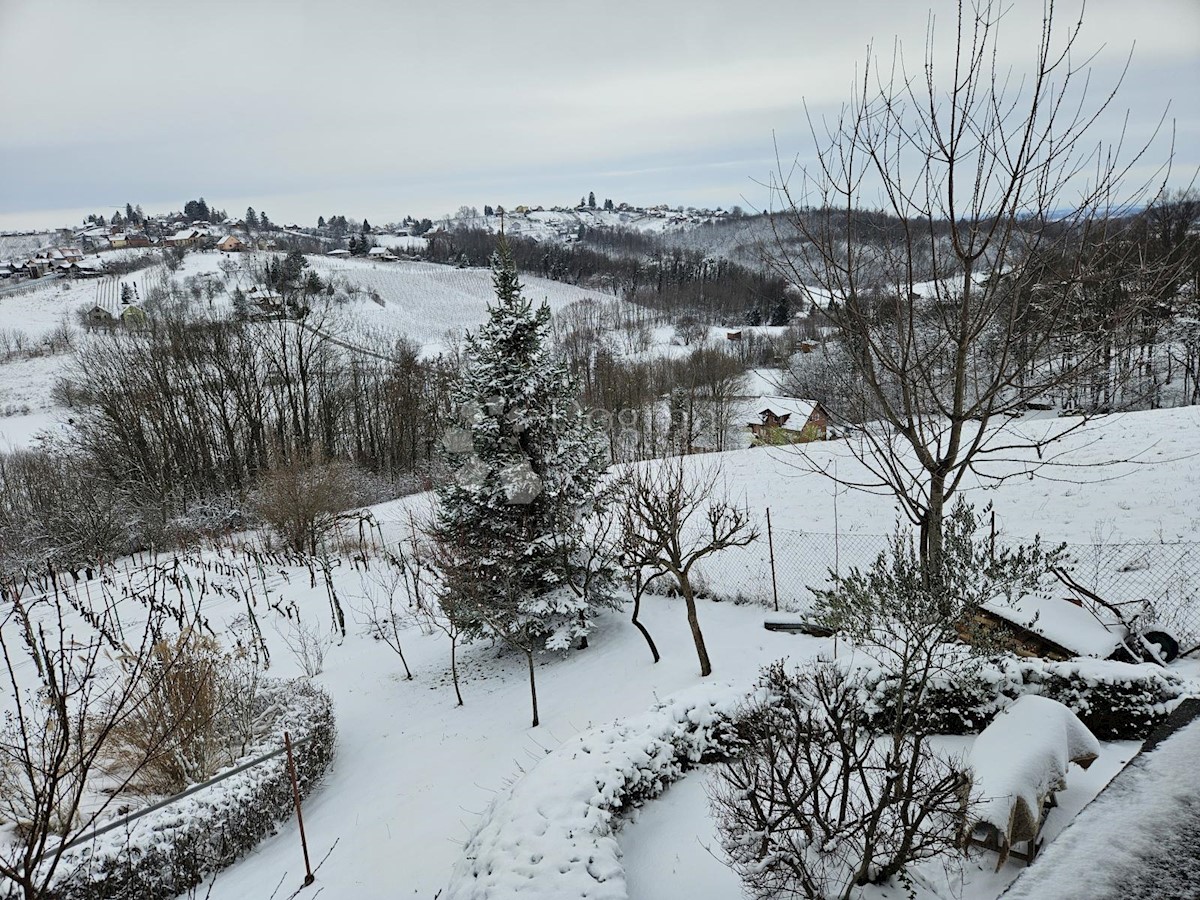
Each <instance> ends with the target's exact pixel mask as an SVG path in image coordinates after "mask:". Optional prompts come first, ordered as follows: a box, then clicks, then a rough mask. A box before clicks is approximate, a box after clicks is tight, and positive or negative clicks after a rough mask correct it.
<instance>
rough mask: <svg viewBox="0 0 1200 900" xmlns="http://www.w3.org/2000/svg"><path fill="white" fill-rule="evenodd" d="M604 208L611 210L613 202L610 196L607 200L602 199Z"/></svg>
mask: <svg viewBox="0 0 1200 900" xmlns="http://www.w3.org/2000/svg"><path fill="white" fill-rule="evenodd" d="M604 208H605V209H607V210H608V211H609V212H611V211H612V209H613V202H612V198H611V197H610V198H609V199H607V200H605V201H604Z"/></svg>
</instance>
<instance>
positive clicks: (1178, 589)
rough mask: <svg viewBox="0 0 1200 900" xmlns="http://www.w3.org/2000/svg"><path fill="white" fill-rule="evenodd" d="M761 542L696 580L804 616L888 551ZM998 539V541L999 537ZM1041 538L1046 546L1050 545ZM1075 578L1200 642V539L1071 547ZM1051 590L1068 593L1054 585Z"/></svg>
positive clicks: (798, 538)
mask: <svg viewBox="0 0 1200 900" xmlns="http://www.w3.org/2000/svg"><path fill="white" fill-rule="evenodd" d="M760 530H761V532H762V537H761V540H758V541H756V542H755V543H753V544H751V545H750V546H749V547H743V548H735V549H730V550H726V551H723V552H722V553H720V554H718V555H716V556H714V557H710V558H709V559H707V560H705V561H704V563H703V564H702V569H701V573H700V580H701V583H702V585H703V586H704V588H706V589H707V590H708V591H709V592H710V593H711V594H712V595H713V596H716V597H720V598H722V599H725V600H734V601H745V602H751V603H758V604H762V605H764V606H769V607H770V606H774V605H775V602H776V599H778V606H779V608H780V609H781V610H792V611H805V610H807V609H809V608H810V607H811V605H812V602H813V594H812V589H813V588H817V589H820V588H825V587H828V586H829V585H830V582H831V573H837V574H846V573H847V572H849V571H850V570H851V569H852V568H860V569H862V568H866V567H867V566H869V565H871V563H872V562H874V560H875V558H876V557H877V556H878V555H879V554H880V553H882V552H884V551H885V550H886V549H887V547H888V541H889V537H888V535H884V534H862V533H855V532H850V533H842V534H820V533H812V532H801V531H791V530H786V529H780V528H775V529H773V530H772V531H771V532H770V533H768V530H767V528H766V524H765V522H763V523H761V524H760ZM998 540H1000V541H1003V538H998ZM1055 545H1056V543H1055V542H1054V541H1053V540H1050V539H1048V538H1045V537H1043V546H1047V547H1053V546H1055ZM1066 549H1067V553H1068V554H1069V557H1070V562H1069V565H1068V566H1067V568H1068V569H1069V571H1070V573H1071V576H1072V578H1073V579H1074V580H1075V581H1076V582H1077V583H1078V584H1079V585H1080V586H1082V587H1084V588H1086V589H1087V590H1089V591H1091V592H1092V593H1094V594H1096V595H1097V596H1098V597H1100V598H1102V599H1104V600H1105V601H1107V602H1109V603H1117V604H1119V603H1126V602H1129V601H1136V600H1142V599H1146V600H1150V601H1151V602H1152V603H1153V604H1154V607H1155V611H1156V613H1157V616H1156V619H1157V621H1158V623H1159V624H1161V625H1162V626H1164V627H1166V628H1167V629H1168V630H1169V631H1171V633H1173V634H1174V635H1175V637H1176V638H1177V639H1178V640H1179V642H1180V646H1181V649H1183V650H1185V651H1186V650H1190V649H1193V648H1195V647H1197V645H1200V542H1195V541H1181V542H1174V543H1162V542H1158V543H1100V544H1068V545H1067V548H1066ZM1050 589H1051V591H1052V592H1053V593H1056V594H1058V593H1061V594H1062V595H1063V596H1066V595H1068V594H1069V593H1070V591H1069V589H1068V588H1067V587H1066V586H1064V585H1059V584H1058V583H1057V582H1054V583H1053V584H1052V585H1051V586H1050Z"/></svg>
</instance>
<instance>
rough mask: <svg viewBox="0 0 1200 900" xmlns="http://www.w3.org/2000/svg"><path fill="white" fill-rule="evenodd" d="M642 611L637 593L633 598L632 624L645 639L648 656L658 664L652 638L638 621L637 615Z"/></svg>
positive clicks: (639, 594) (640, 599)
mask: <svg viewBox="0 0 1200 900" xmlns="http://www.w3.org/2000/svg"><path fill="white" fill-rule="evenodd" d="M641 610H642V595H641V593H640V592H639V593H638V594H637V595H635V596H634V598H633V624H634V627H635V628H637V630H638V631H640V632H641V633H642V637H644V638H645V639H646V643H647V644H649V645H650V655H651V656H653V657H654V661H655V662H658V660H659V655H658V648H657V647H656V646H654V638H652V637H650V632H649V631H647V630H646V626H645V625H643V624H642V623H641V622H639V621H638V613H639V612H641Z"/></svg>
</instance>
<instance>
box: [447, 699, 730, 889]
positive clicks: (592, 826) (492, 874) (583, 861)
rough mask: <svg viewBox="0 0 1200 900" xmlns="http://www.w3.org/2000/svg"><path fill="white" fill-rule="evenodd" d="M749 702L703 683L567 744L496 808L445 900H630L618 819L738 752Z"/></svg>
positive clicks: (477, 830) (475, 836) (468, 850)
mask: <svg viewBox="0 0 1200 900" xmlns="http://www.w3.org/2000/svg"><path fill="white" fill-rule="evenodd" d="M745 699H746V694H745V692H744V691H742V690H738V689H735V688H734V687H732V686H729V685H720V684H704V685H699V686H697V687H693V688H690V689H688V690H685V691H681V692H680V693H678V694H675V695H674V696H672V697H671V698H669V699H667V700H665V701H663V702H661V703H659V704H658V705H657V706H655V708H654V709H652V710H650V711H649V712H647V713H644V714H642V715H638V716H633V717H631V718H628V719H625V720H622V721H618V722H614V723H612V724H609V725H604V726H600V727H596V728H592V729H590V730H588V731H585V732H583V733H581V734H578V735H576V736H575V737H574V738H571V739H570V740H568V741H565V742H564V743H563V745H562V746H561V747H559V748H558V749H556V750H554V751H553V752H551V753H549V754H547V755H546V756H545V757H544V758H543V759H541V760H540V761H539V762H538V764H537V765H536V766H534V767H533V768H532V769H530V770H529V771H528V772H527V773H525V775H524V776H523V777H521V778H520V779H519V780H517V781H516V782H514V783H513V784H512V785H511V786H510V787H509V788H508V789H507V790H505V791H504V792H503V793H501V794H500V795H499V796H498V797H497V798H496V799H495V800H493V801H492V803H491V804H490V805H489V806H488V808H487V810H486V811H485V812H484V813H483V816H482V818H481V820H480V822H479V824H478V825H477V826H476V827H475V830H474V832H473V833H472V835H471V837H470V839H469V840H468V841H467V844H466V846H465V847H464V848H463V855H462V857H461V858H460V859H459V862H458V863H457V865H455V867H454V871H453V873H452V874H451V879H450V884H449V886H448V887H447V889H446V892H445V894H444V897H445V900H499V898H517V897H519V898H525V900H563V898H576V897H579V898H584V897H586V898H588V900H628V896H629V895H628V891H627V890H626V884H625V869H624V866H623V865H622V863H621V850H620V848H619V847H618V845H617V839H616V835H615V831H616V829H617V828H618V827H619V826H620V820H619V817H620V815H621V814H622V813H624V812H626V811H628V810H629V809H630V808H632V807H636V806H640V805H641V804H643V803H645V802H646V801H648V800H651V799H653V798H655V797H657V796H658V795H659V794H661V793H662V792H663V791H664V790H666V788H667V786H668V785H670V784H671V783H672V782H674V781H677V780H678V779H679V778H680V777H681V776H682V775H683V773H684V772H686V771H687V770H688V769H690V768H692V767H693V766H695V765H697V764H699V763H703V762H709V761H712V760H714V759H721V758H724V757H725V756H726V755H727V754H728V752H729V751H730V750H731V749H732V748H733V747H734V746H735V743H734V742H735V739H736V735H735V730H734V727H733V720H734V719H735V717H736V715H737V713H738V710H739V709H741V707H742V705H743V703H744V702H745Z"/></svg>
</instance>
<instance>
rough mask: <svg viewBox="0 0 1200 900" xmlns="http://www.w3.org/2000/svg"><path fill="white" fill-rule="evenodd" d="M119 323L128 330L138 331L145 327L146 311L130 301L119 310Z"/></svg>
mask: <svg viewBox="0 0 1200 900" xmlns="http://www.w3.org/2000/svg"><path fill="white" fill-rule="evenodd" d="M120 319H121V324H122V325H124V326H125V327H126V328H128V329H129V330H130V331H140V330H141V329H143V328H145V327H146V311H145V310H144V309H142V308H141V307H140V306H138V305H137V304H136V303H131V304H130V305H129V306H126V307H125V308H124V309H122V310H121V315H120Z"/></svg>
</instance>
